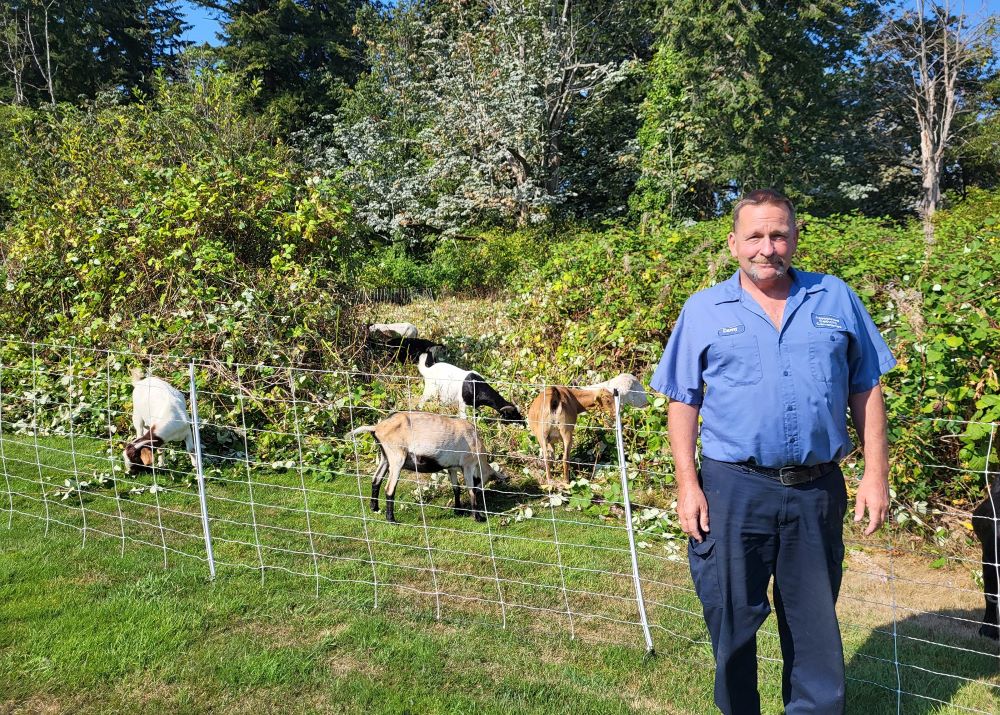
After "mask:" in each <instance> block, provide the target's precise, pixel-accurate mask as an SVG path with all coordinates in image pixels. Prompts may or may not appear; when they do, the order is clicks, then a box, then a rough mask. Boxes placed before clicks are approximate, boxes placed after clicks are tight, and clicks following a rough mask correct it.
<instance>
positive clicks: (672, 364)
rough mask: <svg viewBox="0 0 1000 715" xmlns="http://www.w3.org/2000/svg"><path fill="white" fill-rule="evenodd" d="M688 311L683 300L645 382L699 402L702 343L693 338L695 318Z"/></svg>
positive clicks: (689, 401) (669, 394) (679, 398)
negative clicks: (672, 328)
mask: <svg viewBox="0 0 1000 715" xmlns="http://www.w3.org/2000/svg"><path fill="white" fill-rule="evenodd" d="M691 312H692V310H691V308H690V305H689V304H685V306H684V308H683V309H682V310H681V314H680V315H679V316H678V317H677V324H676V325H675V326H674V330H673V332H672V333H670V339H669V340H667V347H666V349H664V351H663V357H662V358H660V364H659V365H657V367H656V371H655V372H654V373H653V378H652V380H650V383H649V385H650V387H652V388H653V389H654V390H656V391H657V392H659V393H661V394H663V395H666V396H667V397H669V398H671V399H672V400H677V401H678V402H684V403H686V404H689V405H700V404H701V402H702V397H703V393H704V385H705V383H704V380H703V379H702V372H703V371H704V366H703V361H702V356H703V354H704V346H702V345H700V344H699V341H698V339H697V335H696V333H695V328H694V327H693V326H694V325H695V324H697V321H694V320H692V317H691Z"/></svg>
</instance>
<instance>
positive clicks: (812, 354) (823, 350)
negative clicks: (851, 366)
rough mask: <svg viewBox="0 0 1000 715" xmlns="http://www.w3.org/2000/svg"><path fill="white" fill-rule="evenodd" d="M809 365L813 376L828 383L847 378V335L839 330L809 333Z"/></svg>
mask: <svg viewBox="0 0 1000 715" xmlns="http://www.w3.org/2000/svg"><path fill="white" fill-rule="evenodd" d="M809 365H810V367H811V368H812V374H813V377H814V378H815V379H816V380H818V381H819V382H822V383H826V384H828V385H839V384H841V383H843V382H844V381H845V380H846V379H847V335H846V334H845V333H842V332H840V331H837V330H813V331H811V332H810V333H809Z"/></svg>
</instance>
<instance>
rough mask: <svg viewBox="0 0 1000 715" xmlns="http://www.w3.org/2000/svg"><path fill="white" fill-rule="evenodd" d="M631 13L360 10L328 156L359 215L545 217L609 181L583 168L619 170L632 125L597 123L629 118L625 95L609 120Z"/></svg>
mask: <svg viewBox="0 0 1000 715" xmlns="http://www.w3.org/2000/svg"><path fill="white" fill-rule="evenodd" d="M634 20H635V16H634V15H632V14H630V11H627V10H626V5H625V3H623V2H612V3H596V2H582V1H580V0H577V1H575V2H574V1H573V0H563V1H561V2H556V1H555V0H479V1H472V2H470V1H468V0H440V1H438V2H426V3H423V2H410V3H405V4H402V5H400V6H398V7H396V8H394V9H393V10H390V11H388V12H386V13H385V14H382V15H376V14H374V13H373V14H371V15H369V16H368V21H369V22H366V23H362V28H363V29H362V38H363V40H364V42H365V47H366V57H367V61H368V63H369V65H370V67H371V70H370V71H369V72H368V73H367V74H366V75H365V76H364V77H363V78H362V80H361V81H359V83H358V86H357V87H356V88H355V93H354V95H353V96H352V98H351V100H350V101H349V102H348V103H347V105H346V106H345V108H344V111H343V112H342V113H341V115H340V117H339V119H338V121H337V123H336V127H335V130H334V131H333V132H332V137H331V139H332V140H331V141H330V142H329V144H328V149H327V151H326V152H325V154H324V157H325V158H324V159H323V160H322V162H321V163H323V164H324V168H325V170H327V171H332V172H335V171H340V172H342V174H343V176H344V178H345V180H346V181H348V182H349V183H351V184H352V185H356V186H357V187H358V189H357V195H358V196H359V198H360V199H361V201H362V205H361V206H360V212H361V214H362V215H365V216H367V217H368V220H369V223H370V224H371V225H372V226H373V227H375V228H376V229H377V230H379V231H382V232H389V233H392V232H395V231H398V230H399V229H405V230H406V231H407V232H409V233H410V234H411V235H413V234H419V233H430V234H437V233H440V232H451V233H454V232H456V231H458V230H460V228H461V227H463V226H467V225H470V224H476V223H508V224H512V225H522V226H523V225H526V224H528V223H531V222H536V221H539V220H544V219H545V218H546V217H547V216H549V215H551V213H552V212H553V211H554V210H555V208H556V207H559V206H563V205H564V204H566V202H567V201H568V200H570V199H572V198H573V197H574V194H575V193H576V192H577V190H581V191H582V190H583V189H592V190H595V189H596V190H598V191H599V190H601V187H602V186H607V184H604V183H603V182H598V181H593V183H591V184H589V185H588V184H586V183H584V182H586V181H587V180H588V177H590V178H591V179H593V178H594V177H596V176H600V177H601V178H610V179H611V180H612V181H613V178H614V177H615V176H616V175H619V173H620V171H621V169H620V164H621V161H620V157H621V154H622V152H625V153H627V151H628V144H629V142H630V139H631V137H630V136H629V135H627V134H626V135H620V134H616V133H615V132H609V133H607V136H620V140H621V143H620V144H615V145H614V146H609V145H608V143H607V142H606V141H605V139H606V138H607V137H605V138H602V137H600V136H598V132H597V131H595V130H597V129H598V128H600V131H602V132H603V131H604V130H606V129H607V128H608V127H609V126H615V127H616V128H617V127H620V126H624V127H626V128H628V126H629V120H628V119H625V118H624V115H625V114H626V113H628V112H630V109H631V108H630V107H629V106H628V105H627V104H625V103H621V104H620V105H618V107H620V111H621V114H620V115H616V116H617V118H618V121H614V119H613V118H612V117H611V114H612V113H613V112H614V111H615V107H613V106H612V104H611V103H610V101H609V99H610V98H611V97H612V96H613V94H614V92H615V91H616V89H618V88H620V87H621V85H622V84H623V83H624V82H626V81H627V80H628V78H629V76H630V72H631V70H632V68H633V66H634V63H635V52H636V50H635V47H636V45H637V44H638V45H641V43H642V42H643V41H644V40H643V33H642V32H641V31H640V30H637V24H633V23H634ZM619 96H620V95H619ZM631 114H632V116H634V109H633V110H632V111H631ZM609 183H610V182H609ZM623 184H624V186H625V188H626V190H627V188H628V187H629V186H630V183H629V182H628V181H623V182H618V186H619V187H621V186H622V185H623ZM595 193H596V192H595ZM620 203H623V201H620ZM581 206H583V204H581ZM587 208H589V207H587Z"/></svg>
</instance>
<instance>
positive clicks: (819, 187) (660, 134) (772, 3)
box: [633, 0, 877, 218]
mask: <svg viewBox="0 0 1000 715" xmlns="http://www.w3.org/2000/svg"><path fill="white" fill-rule="evenodd" d="M876 17H877V13H876V8H875V3H874V2H870V1H869V0H843V1H841V0H819V1H810V2H804V1H801V0H784V1H782V0H769V1H766V2H756V3H745V2H741V1H739V0H711V1H710V2H704V1H703V0H676V1H672V2H670V3H668V4H665V6H664V13H663V17H662V21H661V30H662V35H661V39H660V43H659V46H658V48H657V55H656V57H655V58H654V61H653V63H652V64H651V66H650V73H649V82H650V90H649V94H648V96H647V99H646V102H645V103H644V105H643V109H642V117H643V129H642V131H641V132H640V135H639V142H640V149H641V151H642V161H641V172H642V173H641V178H640V180H639V186H640V190H639V191H638V192H637V194H636V196H635V197H634V199H633V206H634V207H635V208H637V209H638V210H641V211H649V210H653V209H655V208H656V207H658V206H659V207H666V208H669V209H670V210H671V212H672V214H673V215H674V217H675V218H685V217H691V218H700V217H705V216H712V215H716V214H717V213H719V212H720V211H721V210H722V208H723V207H724V206H725V204H726V203H727V202H728V200H729V199H730V198H731V197H733V196H735V195H738V194H740V193H742V192H743V191H745V190H746V189H748V188H752V187H757V186H774V187H776V188H783V189H784V190H785V191H786V193H788V194H789V195H791V196H793V197H795V198H796V199H797V200H799V202H800V203H801V204H802V205H803V206H808V205H809V204H813V205H816V204H822V203H824V202H825V201H826V200H827V196H828V195H830V194H836V193H837V188H836V187H837V186H839V185H840V184H841V183H843V182H845V181H848V182H849V181H850V180H851V177H850V176H849V175H848V174H847V172H841V171H838V169H837V166H838V164H842V163H844V162H845V161H846V159H845V157H844V156H843V155H842V154H841V150H840V149H839V148H838V145H839V142H838V139H839V138H840V137H842V136H844V135H845V133H849V131H850V129H851V127H852V125H853V126H854V127H856V126H857V125H856V117H855V116H854V115H853V110H854V106H853V104H854V97H855V96H856V95H855V94H854V92H853V91H852V84H853V83H854V81H855V79H856V76H857V64H858V62H857V60H858V53H859V50H860V47H861V42H862V38H863V36H864V33H865V32H866V31H867V30H868V28H870V27H872V26H873V25H874V23H875V20H876Z"/></svg>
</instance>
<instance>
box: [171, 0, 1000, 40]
mask: <svg viewBox="0 0 1000 715" xmlns="http://www.w3.org/2000/svg"><path fill="white" fill-rule="evenodd" d="M997 2H1000V0H997ZM181 8H182V9H183V10H184V14H185V17H184V20H185V21H186V22H187V23H188V24H189V25H191V29H190V30H188V31H187V32H185V33H184V36H183V37H184V39H185V40H191V41H192V42H194V43H196V44H199V45H200V44H201V43H203V42H207V43H208V44H210V45H217V44H219V40H218V38H216V36H215V33H217V32H218V31H219V23H218V21H217V20H216V19H215V18H214V17H213V16H212V15H213V13H211V12H209V11H208V10H206V9H205V8H202V7H195V6H194V5H192V4H191V3H189V2H182V3H181Z"/></svg>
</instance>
